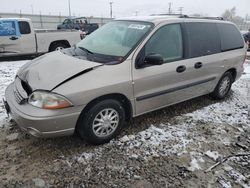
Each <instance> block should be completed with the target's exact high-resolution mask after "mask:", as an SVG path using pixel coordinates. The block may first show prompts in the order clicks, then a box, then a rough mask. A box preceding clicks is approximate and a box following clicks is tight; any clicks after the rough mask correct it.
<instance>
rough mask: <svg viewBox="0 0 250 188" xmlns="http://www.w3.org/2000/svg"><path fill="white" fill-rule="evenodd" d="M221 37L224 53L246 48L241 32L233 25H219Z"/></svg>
mask: <svg viewBox="0 0 250 188" xmlns="http://www.w3.org/2000/svg"><path fill="white" fill-rule="evenodd" d="M217 25H218V30H219V32H220V36H221V49H222V51H229V50H234V49H239V48H243V47H244V42H243V39H242V37H241V33H240V32H239V30H238V29H237V28H236V27H235V26H234V25H232V24H225V23H224V24H223V23H222V24H217Z"/></svg>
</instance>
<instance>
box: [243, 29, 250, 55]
mask: <svg viewBox="0 0 250 188" xmlns="http://www.w3.org/2000/svg"><path fill="white" fill-rule="evenodd" d="M241 33H242V35H243V37H244V40H245V42H246V43H247V45H248V49H247V51H249V52H250V29H249V30H248V31H242V32H241Z"/></svg>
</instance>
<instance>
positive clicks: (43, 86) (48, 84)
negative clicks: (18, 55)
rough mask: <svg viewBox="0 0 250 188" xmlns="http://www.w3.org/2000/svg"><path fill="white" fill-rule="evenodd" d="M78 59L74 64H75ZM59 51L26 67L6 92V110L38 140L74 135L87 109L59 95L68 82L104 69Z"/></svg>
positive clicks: (22, 68)
mask: <svg viewBox="0 0 250 188" xmlns="http://www.w3.org/2000/svg"><path fill="white" fill-rule="evenodd" d="M72 59H74V61H72ZM100 65H101V64H99V63H94V62H90V61H85V60H81V59H79V60H76V59H75V58H73V57H72V56H69V55H65V54H64V53H62V52H60V51H58V52H54V53H51V54H47V55H44V56H42V57H40V58H37V59H35V60H33V61H30V62H29V63H27V64H25V65H24V66H23V67H21V69H20V70H19V71H18V73H17V75H16V77H15V80H14V82H13V83H12V84H10V85H9V86H8V87H7V89H6V91H5V102H4V103H5V108H6V109H8V110H7V112H8V113H10V115H11V117H12V118H13V119H14V120H15V121H16V122H17V124H18V125H19V126H20V127H21V129H23V130H25V131H27V132H28V133H29V134H31V135H33V136H36V137H51V136H63V135H70V134H73V133H74V129H75V125H76V122H77V119H78V117H79V115H80V113H81V110H82V109H83V108H84V104H83V105H74V104H73V102H71V99H70V98H68V97H67V96H64V94H63V93H57V92H55V91H54V90H55V88H58V87H60V86H61V85H63V84H64V83H66V82H67V81H69V80H71V79H73V78H74V77H77V76H79V75H82V74H85V73H87V72H89V71H91V70H93V69H94V68H96V67H98V66H100Z"/></svg>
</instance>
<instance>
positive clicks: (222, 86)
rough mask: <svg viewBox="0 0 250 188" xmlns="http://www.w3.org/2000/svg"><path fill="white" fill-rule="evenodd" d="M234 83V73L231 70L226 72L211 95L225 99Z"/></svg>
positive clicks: (218, 98)
mask: <svg viewBox="0 0 250 188" xmlns="http://www.w3.org/2000/svg"><path fill="white" fill-rule="evenodd" d="M232 84H233V76H232V74H231V73H230V72H226V73H224V74H223V76H222V77H221V79H220V80H219V82H218V84H217V86H216V88H215V89H214V91H213V92H212V93H211V94H210V96H211V97H212V98H214V99H217V100H221V99H224V98H225V97H226V96H227V95H228V93H229V91H230V89H231V86H232Z"/></svg>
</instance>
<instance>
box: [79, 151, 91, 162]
mask: <svg viewBox="0 0 250 188" xmlns="http://www.w3.org/2000/svg"><path fill="white" fill-rule="evenodd" d="M94 156H95V154H94V153H86V152H83V153H82V154H81V156H80V157H78V158H77V162H78V163H82V164H87V163H88V162H89V161H90V160H92V159H93V157H94Z"/></svg>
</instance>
